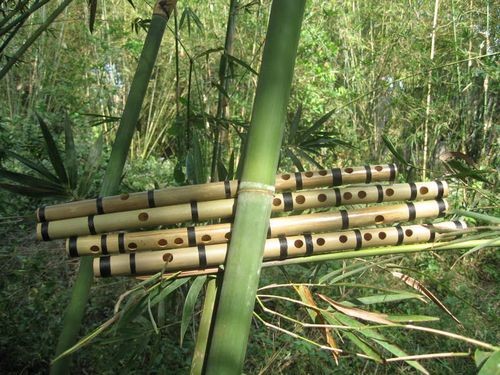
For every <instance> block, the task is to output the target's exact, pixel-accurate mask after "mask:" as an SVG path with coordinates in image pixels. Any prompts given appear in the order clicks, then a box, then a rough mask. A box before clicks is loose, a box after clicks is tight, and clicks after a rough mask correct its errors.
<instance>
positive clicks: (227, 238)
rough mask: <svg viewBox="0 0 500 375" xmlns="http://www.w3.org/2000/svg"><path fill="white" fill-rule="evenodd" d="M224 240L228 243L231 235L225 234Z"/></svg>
mask: <svg viewBox="0 0 500 375" xmlns="http://www.w3.org/2000/svg"><path fill="white" fill-rule="evenodd" d="M224 238H225V239H226V240H228V241H229V240H230V239H231V233H230V232H227V233H226V234H225V235H224Z"/></svg>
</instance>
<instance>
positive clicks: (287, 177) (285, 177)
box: [281, 173, 290, 181]
mask: <svg viewBox="0 0 500 375" xmlns="http://www.w3.org/2000/svg"><path fill="white" fill-rule="evenodd" d="M281 178H282V179H283V180H285V181H286V180H289V179H290V175H289V174H288V173H285V174H282V175H281Z"/></svg>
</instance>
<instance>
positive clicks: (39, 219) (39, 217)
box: [38, 206, 47, 221]
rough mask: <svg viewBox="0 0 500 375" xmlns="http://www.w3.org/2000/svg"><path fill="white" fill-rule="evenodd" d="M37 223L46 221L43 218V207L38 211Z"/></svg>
mask: <svg viewBox="0 0 500 375" xmlns="http://www.w3.org/2000/svg"><path fill="white" fill-rule="evenodd" d="M38 221H47V218H46V217H45V206H43V207H40V208H39V209H38Z"/></svg>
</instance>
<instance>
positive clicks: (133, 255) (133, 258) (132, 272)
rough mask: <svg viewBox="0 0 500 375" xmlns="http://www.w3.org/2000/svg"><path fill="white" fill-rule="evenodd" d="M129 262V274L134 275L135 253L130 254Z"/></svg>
mask: <svg viewBox="0 0 500 375" xmlns="http://www.w3.org/2000/svg"><path fill="white" fill-rule="evenodd" d="M129 262H130V274H131V275H135V274H136V272H137V271H136V270H135V253H130V255H129Z"/></svg>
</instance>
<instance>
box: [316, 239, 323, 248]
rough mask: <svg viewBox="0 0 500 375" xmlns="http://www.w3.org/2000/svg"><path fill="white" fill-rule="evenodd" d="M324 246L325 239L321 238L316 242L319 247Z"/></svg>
mask: <svg viewBox="0 0 500 375" xmlns="http://www.w3.org/2000/svg"><path fill="white" fill-rule="evenodd" d="M324 244H325V239H324V238H321V237H320V238H318V239H317V240H316V245H318V246H323V245H324Z"/></svg>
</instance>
